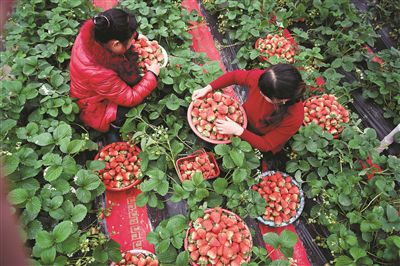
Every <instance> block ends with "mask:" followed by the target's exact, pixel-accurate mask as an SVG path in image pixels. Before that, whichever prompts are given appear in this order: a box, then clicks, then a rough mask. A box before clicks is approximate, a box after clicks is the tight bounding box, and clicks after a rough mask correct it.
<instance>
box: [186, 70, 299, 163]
mask: <svg viewBox="0 0 400 266" xmlns="http://www.w3.org/2000/svg"><path fill="white" fill-rule="evenodd" d="M234 84H236V85H242V86H245V87H247V88H248V93H247V95H248V96H247V99H246V101H245V102H244V103H243V108H244V109H245V111H246V115H247V118H248V128H242V127H241V126H240V125H239V124H237V123H236V122H233V121H232V120H230V119H229V118H228V119H227V120H217V121H216V123H217V129H218V131H219V132H221V133H222V134H230V135H236V136H239V137H240V138H241V139H243V140H245V141H247V142H249V143H250V144H251V145H252V146H253V147H254V148H256V149H258V150H260V151H261V152H264V153H267V156H268V155H269V157H271V156H273V155H274V154H276V153H277V152H278V151H280V150H281V148H282V147H283V146H284V144H285V143H286V142H287V141H288V140H289V139H290V138H291V137H292V136H293V135H294V134H296V132H297V131H298V129H299V128H300V126H301V125H302V123H303V118H304V109H303V102H302V98H303V93H304V83H303V80H302V77H301V75H300V73H299V71H298V70H297V69H296V68H295V67H294V66H293V65H291V64H278V65H274V66H272V67H270V68H268V69H266V70H260V69H253V70H249V71H246V70H235V71H232V72H228V73H226V74H224V75H222V76H221V77H219V78H217V79H216V80H214V81H213V82H211V83H210V84H209V85H207V86H206V87H204V88H202V89H199V90H196V91H194V92H193V96H192V98H193V99H196V98H199V97H203V96H204V95H206V94H207V93H208V92H210V91H212V90H217V89H221V88H224V87H227V86H230V85H234Z"/></svg>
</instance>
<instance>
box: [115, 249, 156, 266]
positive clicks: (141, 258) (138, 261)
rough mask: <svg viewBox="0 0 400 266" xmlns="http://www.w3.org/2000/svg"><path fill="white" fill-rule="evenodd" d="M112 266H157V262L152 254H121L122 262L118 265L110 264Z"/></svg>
mask: <svg viewBox="0 0 400 266" xmlns="http://www.w3.org/2000/svg"><path fill="white" fill-rule="evenodd" d="M112 265H113V266H124V265H137V266H145V265H148V266H158V260H157V258H156V256H155V255H154V254H151V253H149V254H145V253H137V254H136V253H132V252H129V251H128V252H124V253H122V260H120V261H119V262H118V263H115V264H112Z"/></svg>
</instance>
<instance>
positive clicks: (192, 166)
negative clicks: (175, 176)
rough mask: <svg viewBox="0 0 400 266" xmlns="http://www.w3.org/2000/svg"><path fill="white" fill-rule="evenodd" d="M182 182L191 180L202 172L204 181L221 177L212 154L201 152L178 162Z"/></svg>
mask: <svg viewBox="0 0 400 266" xmlns="http://www.w3.org/2000/svg"><path fill="white" fill-rule="evenodd" d="M176 166H177V168H178V169H179V174H180V179H181V181H182V182H183V181H185V180H189V179H191V178H192V176H193V175H194V174H195V173H196V172H201V173H202V175H203V178H204V179H210V178H213V177H217V176H218V175H219V168H218V165H217V163H216V162H215V158H214V155H213V154H212V153H207V152H200V153H197V154H196V155H192V156H188V157H185V158H181V159H179V160H178V161H177V162H176Z"/></svg>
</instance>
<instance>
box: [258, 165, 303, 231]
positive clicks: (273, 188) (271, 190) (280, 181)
mask: <svg viewBox="0 0 400 266" xmlns="http://www.w3.org/2000/svg"><path fill="white" fill-rule="evenodd" d="M252 189H253V190H255V191H258V193H259V194H260V195H261V196H262V197H263V198H264V199H265V201H266V202H267V206H266V209H265V213H264V215H263V216H262V217H258V218H257V219H258V220H259V221H260V222H262V223H263V224H265V225H268V226H272V227H281V226H286V225H289V224H291V223H293V222H294V221H296V220H297V218H299V217H300V215H301V213H302V211H303V209H304V193H303V190H302V189H301V187H300V185H299V184H298V183H297V182H296V181H295V180H294V179H293V178H292V177H291V176H289V175H288V174H286V173H282V172H279V171H267V172H264V173H263V174H262V175H261V180H260V182H259V183H258V184H256V185H253V186H252Z"/></svg>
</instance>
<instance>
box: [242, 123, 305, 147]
mask: <svg viewBox="0 0 400 266" xmlns="http://www.w3.org/2000/svg"><path fill="white" fill-rule="evenodd" d="M297 130H298V128H297V129H296V128H293V127H284V126H280V127H278V128H276V129H275V130H272V131H270V132H268V133H267V134H265V135H261V136H260V135H257V134H255V133H253V132H251V131H249V130H248V129H245V130H244V131H243V133H242V135H241V136H240V138H241V139H243V140H245V141H247V142H248V143H250V145H251V146H252V147H253V148H256V149H258V150H260V151H261V152H268V151H276V150H278V149H279V148H280V147H281V146H283V145H284V144H285V143H286V142H287V141H288V140H289V139H290V138H291V137H292V136H293V135H294V134H296V132H297Z"/></svg>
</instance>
